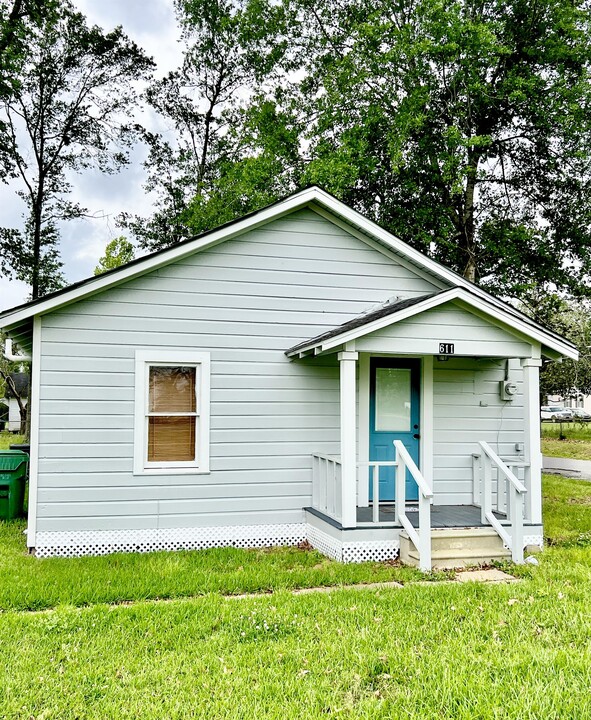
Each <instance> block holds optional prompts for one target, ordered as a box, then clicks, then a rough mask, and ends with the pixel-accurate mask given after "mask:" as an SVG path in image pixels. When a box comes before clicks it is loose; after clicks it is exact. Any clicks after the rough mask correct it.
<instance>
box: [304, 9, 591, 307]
mask: <svg viewBox="0 0 591 720" xmlns="http://www.w3.org/2000/svg"><path fill="white" fill-rule="evenodd" d="M290 5H291V7H292V8H293V9H294V14H293V22H294V24H295V27H296V28H297V29H298V32H297V33H296V36H297V37H298V38H301V40H300V42H303V43H304V45H305V48H306V52H305V54H304V53H302V56H301V57H302V60H303V61H304V63H305V73H306V77H305V80H304V81H302V82H301V83H300V84H299V87H298V88H297V93H296V94H295V95H294V96H293V99H292V102H295V103H297V105H298V107H299V108H301V110H302V112H307V113H308V117H309V118H310V123H309V125H308V130H307V133H306V140H307V142H308V143H309V146H308V155H309V158H310V163H309V165H308V170H307V173H306V174H305V175H304V179H308V178H309V179H310V180H314V181H315V180H317V179H320V180H321V181H322V182H323V184H325V186H326V187H327V189H329V190H332V191H333V192H335V194H337V195H339V196H340V197H342V198H343V199H344V200H345V201H347V202H349V203H352V204H353V205H354V206H356V207H357V208H359V209H361V210H362V211H363V212H365V213H366V214H368V215H370V216H372V217H374V218H375V219H376V220H377V221H378V222H380V223H381V224H382V225H384V226H386V227H387V228H388V229H390V230H392V231H393V232H394V234H396V235H398V236H399V237H402V238H403V239H404V240H407V241H408V242H409V243H410V244H412V245H414V246H417V247H419V249H423V250H427V251H431V252H432V254H433V255H434V256H435V257H436V258H437V259H439V260H441V261H442V262H444V263H446V264H447V265H449V266H451V267H453V268H455V269H456V270H458V271H459V272H462V273H463V274H464V275H465V276H466V277H468V278H469V279H473V280H478V281H480V282H481V283H482V284H484V285H485V286H488V287H489V288H491V289H493V290H496V291H498V292H500V293H502V294H504V295H518V296H519V295H523V294H527V292H528V290H529V288H531V287H535V286H537V285H539V284H543V283H550V282H551V283H554V284H555V285H556V286H559V287H562V288H568V289H569V290H571V291H573V292H585V291H586V288H585V287H584V281H585V278H586V277H587V269H588V268H589V260H590V255H589V250H590V248H591V242H590V236H589V232H588V228H589V219H590V218H589V208H591V196H590V195H589V190H590V187H591V186H590V185H589V180H590V176H589V172H588V167H587V164H588V160H587V159H588V156H589V153H588V151H589V138H590V137H591V135H590V129H591V125H590V120H591V115H590V112H589V108H590V107H591V105H590V102H589V101H590V100H591V86H590V83H589V76H588V67H589V60H590V58H591V54H590V44H589V32H588V27H589V19H590V16H589V9H588V7H587V6H586V5H583V4H582V3H578V4H573V3H570V2H566V1H565V0H544V2H541V3H536V5H535V6H534V7H532V6H531V5H530V4H529V3H522V2H520V1H519V0H496V1H495V2H487V3H480V4H475V3H473V2H468V1H466V2H456V3H440V2H435V1H434V0H419V1H415V0H411V1H408V2H406V1H405V2H402V3H400V2H383V3H378V4H375V3H369V4H368V3H366V2H361V0H359V2H358V1H357V0H351V1H349V2H347V3H336V2H332V0H324V1H321V2H320V3H318V2H315V3H313V4H312V3H311V2H309V1H308V0H294V2H292V3H291V4H290ZM335 168H337V172H334V169H335ZM338 168H345V169H346V171H347V173H346V175H345V176H343V174H342V173H341V172H338ZM352 168H354V170H353V169H352ZM355 171H356V172H355ZM331 176H332V177H333V178H334V180H333V181H332V182H331ZM577 261H581V263H582V264H581V265H578V264H577Z"/></svg>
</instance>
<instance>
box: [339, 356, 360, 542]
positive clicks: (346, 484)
mask: <svg viewBox="0 0 591 720" xmlns="http://www.w3.org/2000/svg"><path fill="white" fill-rule="evenodd" d="M338 357H339V363H340V369H341V493H342V494H341V523H342V526H343V527H344V528H354V527H355V525H356V524H357V452H356V440H357V437H356V436H357V433H356V415H357V401H356V396H357V393H356V389H355V373H356V369H357V358H358V353H356V352H349V351H345V352H340V353H339V356H338Z"/></svg>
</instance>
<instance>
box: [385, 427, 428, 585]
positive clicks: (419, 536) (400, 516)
mask: <svg viewBox="0 0 591 720" xmlns="http://www.w3.org/2000/svg"><path fill="white" fill-rule="evenodd" d="M394 450H395V453H396V455H395V457H396V463H397V465H398V471H397V473H396V491H395V494H396V500H395V511H396V520H397V521H398V522H399V523H400V524H401V525H402V527H403V528H404V529H405V530H406V532H407V533H408V536H409V537H410V539H411V540H412V542H413V543H414V546H415V547H416V549H417V552H418V553H419V568H420V569H421V570H423V571H425V572H429V571H430V570H431V498H432V497H433V491H432V490H431V488H430V487H429V485H428V483H427V481H426V480H425V478H424V477H423V475H422V474H421V471H420V470H419V468H418V467H417V466H416V464H415V462H414V460H413V459H412V458H411V456H410V454H409V452H408V450H407V449H406V448H405V447H404V445H403V444H402V442H401V441H400V440H394ZM407 470H409V472H410V474H411V475H412V477H413V478H414V480H415V482H416V484H417V485H418V488H419V528H418V532H417V530H416V529H415V528H414V527H413V525H412V523H411V522H410V520H409V519H408V518H407V516H406V471H407Z"/></svg>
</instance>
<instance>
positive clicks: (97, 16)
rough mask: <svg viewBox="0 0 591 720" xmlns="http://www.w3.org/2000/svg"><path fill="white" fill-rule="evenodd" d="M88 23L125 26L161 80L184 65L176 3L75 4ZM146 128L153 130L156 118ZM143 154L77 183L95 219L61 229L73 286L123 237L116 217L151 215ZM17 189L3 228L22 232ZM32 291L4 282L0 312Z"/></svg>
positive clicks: (5, 205) (6, 196)
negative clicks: (113, 172) (116, 169)
mask: <svg viewBox="0 0 591 720" xmlns="http://www.w3.org/2000/svg"><path fill="white" fill-rule="evenodd" d="M75 4H76V5H77V6H78V7H79V9H80V10H81V11H82V12H83V13H84V14H85V15H86V16H87V18H88V19H89V22H91V23H95V24H97V25H100V26H101V27H103V28H105V29H106V30H111V29H112V28H113V27H115V26H116V25H122V26H123V29H124V30H125V32H126V33H127V34H128V35H129V36H130V37H131V38H132V39H133V40H135V41H136V42H137V44H138V45H139V46H140V47H143V48H144V50H145V51H146V52H147V53H148V54H149V55H151V56H152V57H153V58H154V59H155V61H156V63H157V65H158V69H157V74H158V76H162V75H165V74H166V73H167V72H168V71H169V70H172V69H174V68H175V67H177V66H178V65H179V64H180V61H181V46H180V45H179V43H178V36H179V32H178V29H177V26H176V21H175V16H174V10H173V0H124V1H123V2H122V1H121V0H101V2H96V0H75ZM144 122H146V124H148V125H150V124H152V128H153V129H155V128H154V125H153V123H154V122H155V118H154V117H153V115H150V116H146V117H145V118H144ZM143 157H144V150H143V149H142V148H137V149H136V151H135V152H134V154H133V157H132V163H131V165H129V166H128V167H126V168H125V169H124V170H122V171H121V172H120V173H118V174H116V175H101V174H100V173H98V172H87V173H85V174H83V175H77V176H75V177H74V178H72V180H73V183H72V184H73V186H74V192H73V194H72V199H73V200H76V201H78V202H80V203H81V204H82V205H83V206H84V207H87V208H88V209H89V212H90V213H91V214H93V215H95V216H96V219H84V220H79V221H75V222H70V223H67V224H66V225H65V226H64V227H63V228H62V244H61V251H62V259H63V261H64V273H65V276H66V280H67V281H68V282H75V281H77V280H82V279H83V278H86V277H89V276H90V275H92V271H93V270H94V268H95V266H96V264H97V261H98V259H99V257H100V256H101V255H103V254H104V250H105V246H106V245H107V243H108V242H109V241H110V240H112V239H113V238H114V237H116V236H117V235H119V234H121V230H119V229H118V228H117V227H116V225H115V217H116V216H117V215H118V214H119V213H120V212H121V211H123V210H126V211H129V212H132V213H139V214H145V215H147V214H148V213H149V205H150V199H149V198H148V197H147V196H146V194H145V192H144V191H143V189H142V183H143V181H144V172H143V169H142V166H141V162H142V159H143ZM15 190H16V186H14V185H11V186H6V185H3V184H0V227H21V226H22V217H21V214H22V211H23V205H22V204H21V203H20V201H19V199H18V198H17V197H16V195H15ZM28 292H29V290H28V288H27V287H26V286H25V285H24V284H23V283H20V282H18V281H14V280H13V281H10V280H7V279H6V278H0V310H3V309H6V308H10V307H13V306H14V305H18V304H20V303H22V302H25V301H26V300H27V299H28V297H27V296H28Z"/></svg>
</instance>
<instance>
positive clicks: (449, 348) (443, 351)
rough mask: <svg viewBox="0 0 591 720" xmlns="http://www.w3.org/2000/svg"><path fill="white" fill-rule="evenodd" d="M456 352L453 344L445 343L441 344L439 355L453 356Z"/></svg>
mask: <svg viewBox="0 0 591 720" xmlns="http://www.w3.org/2000/svg"><path fill="white" fill-rule="evenodd" d="M454 352H455V351H454V344H453V343H445V342H440V343H439V354H440V355H453V354H454Z"/></svg>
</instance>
